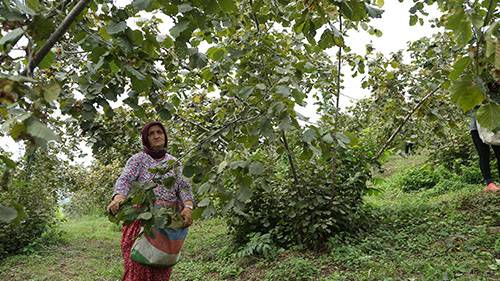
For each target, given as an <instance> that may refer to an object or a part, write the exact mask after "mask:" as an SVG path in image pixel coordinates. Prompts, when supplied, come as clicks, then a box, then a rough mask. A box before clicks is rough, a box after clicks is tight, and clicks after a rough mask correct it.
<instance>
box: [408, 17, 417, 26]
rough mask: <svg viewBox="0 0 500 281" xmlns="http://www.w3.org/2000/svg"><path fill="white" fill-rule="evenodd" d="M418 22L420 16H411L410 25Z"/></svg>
mask: <svg viewBox="0 0 500 281" xmlns="http://www.w3.org/2000/svg"><path fill="white" fill-rule="evenodd" d="M417 22H418V17H417V16H415V15H411V16H410V25H411V26H414V25H415V24H417Z"/></svg>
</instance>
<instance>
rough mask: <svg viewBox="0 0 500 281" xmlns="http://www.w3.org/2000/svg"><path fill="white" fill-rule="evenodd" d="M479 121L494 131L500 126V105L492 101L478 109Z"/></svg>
mask: <svg viewBox="0 0 500 281" xmlns="http://www.w3.org/2000/svg"><path fill="white" fill-rule="evenodd" d="M477 122H478V123H479V125H481V126H482V127H484V128H487V129H490V130H492V131H494V130H496V129H498V128H500V105H499V104H496V103H493V102H490V103H489V104H486V105H483V106H481V107H480V108H479V109H478V111H477Z"/></svg>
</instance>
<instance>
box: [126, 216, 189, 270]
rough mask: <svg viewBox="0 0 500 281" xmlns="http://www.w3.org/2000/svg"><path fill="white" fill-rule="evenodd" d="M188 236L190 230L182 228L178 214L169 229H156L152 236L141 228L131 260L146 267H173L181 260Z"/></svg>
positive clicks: (131, 253) (133, 246) (153, 230)
mask: <svg viewBox="0 0 500 281" xmlns="http://www.w3.org/2000/svg"><path fill="white" fill-rule="evenodd" d="M187 234H188V228H184V227H183V226H182V218H180V215H179V214H178V213H176V217H175V218H173V219H172V222H171V223H170V225H169V226H168V227H165V228H156V229H155V228H154V229H152V234H151V235H148V234H146V233H145V232H144V228H141V231H140V232H139V235H138V237H137V239H136V240H135V242H134V245H132V250H131V252H130V258H131V259H132V260H133V261H135V262H138V263H140V264H144V265H149V266H154V267H171V266H173V265H175V264H176V263H177V262H179V260H180V258H181V249H182V245H183V244H184V240H185V239H186V236H187Z"/></svg>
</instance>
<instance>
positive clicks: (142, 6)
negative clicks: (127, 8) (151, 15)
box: [132, 0, 152, 10]
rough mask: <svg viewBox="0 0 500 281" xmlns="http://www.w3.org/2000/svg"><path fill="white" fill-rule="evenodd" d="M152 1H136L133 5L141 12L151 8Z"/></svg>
mask: <svg viewBox="0 0 500 281" xmlns="http://www.w3.org/2000/svg"><path fill="white" fill-rule="evenodd" d="M151 1H152V0H134V2H132V5H133V6H134V7H136V8H137V9H139V10H147V9H149V6H151Z"/></svg>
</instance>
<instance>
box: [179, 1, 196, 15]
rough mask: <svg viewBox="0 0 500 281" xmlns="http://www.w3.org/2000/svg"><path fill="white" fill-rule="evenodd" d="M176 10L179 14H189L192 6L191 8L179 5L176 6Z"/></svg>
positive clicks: (187, 5)
mask: <svg viewBox="0 0 500 281" xmlns="http://www.w3.org/2000/svg"><path fill="white" fill-rule="evenodd" d="M177 9H178V11H179V13H185V12H189V11H191V10H192V9H193V6H191V4H188V3H186V4H181V5H178V6H177Z"/></svg>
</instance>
